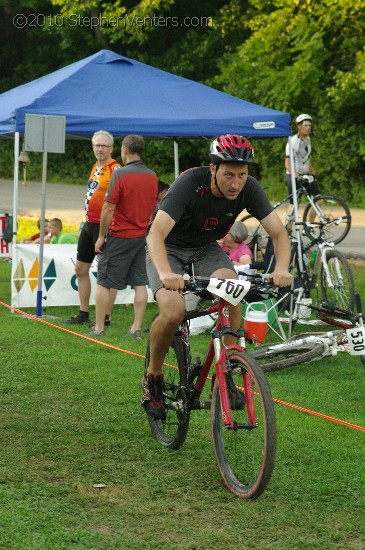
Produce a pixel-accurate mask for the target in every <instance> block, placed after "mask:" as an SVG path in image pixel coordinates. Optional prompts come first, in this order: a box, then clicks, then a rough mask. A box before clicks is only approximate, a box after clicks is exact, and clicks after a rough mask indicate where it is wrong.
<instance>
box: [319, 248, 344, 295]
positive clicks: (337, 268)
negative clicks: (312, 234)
mask: <svg viewBox="0 0 365 550" xmlns="http://www.w3.org/2000/svg"><path fill="white" fill-rule="evenodd" d="M334 246H335V245H334V244H333V243H323V244H322V245H321V244H319V245H318V248H319V249H320V251H321V259H322V265H323V269H324V272H325V277H326V281H327V284H328V286H329V288H331V289H335V288H342V287H343V277H342V272H341V266H340V262H339V261H338V258H337V257H336V256H334V257H333V258H332V259H333V263H334V266H335V271H336V276H337V279H336V281H337V283H336V285H335V284H334V282H333V281H332V277H331V273H330V270H329V267H328V263H327V257H326V256H327V252H328V251H329V250H332V249H333V248H334Z"/></svg>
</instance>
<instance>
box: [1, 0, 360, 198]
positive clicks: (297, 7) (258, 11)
mask: <svg viewBox="0 0 365 550" xmlns="http://www.w3.org/2000/svg"><path fill="white" fill-rule="evenodd" d="M16 13H20V14H22V13H23V14H25V15H26V16H27V17H28V23H29V21H30V20H29V15H30V14H34V16H35V17H36V18H34V17H33V19H32V21H33V23H34V21H35V22H36V23H37V24H36V25H32V26H30V25H29V24H28V25H27V26H26V27H25V28H16V26H15V25H14V23H13V17H14V15H15V14H16ZM364 14H365V8H364V2H363V0H342V1H341V2H339V1H338V0H323V1H321V2H318V1H316V0H306V1H298V0H248V1H246V2H241V1H240V0H230V1H223V0H214V1H213V2H212V1H209V0H201V1H200V2H198V3H197V2H192V1H191V0H188V1H186V2H175V1H174V0H142V1H140V2H137V3H135V2H132V1H131V0H127V1H124V2H119V1H114V2H112V3H99V2H95V1H94V0H83V1H82V2H76V1H75V0H52V1H50V0H35V1H33V2H30V1H29V0H15V2H12V3H10V2H9V1H8V0H0V31H1V34H0V36H1V38H0V40H1V45H2V54H3V55H2V57H1V60H0V70H1V74H2V81H1V84H0V92H1V91H5V90H7V89H10V88H11V87H13V86H16V85H19V84H23V83H25V82H28V81H30V80H32V79H34V78H37V77H40V76H43V75H44V74H47V73H49V72H51V71H54V70H56V69H58V68H60V67H62V66H65V65H68V64H69V63H71V62H74V61H76V60H79V59H82V58H83V57H86V56H87V55H91V54H93V53H95V52H96V51H98V50H100V49H101V48H110V49H113V50H115V51H116V52H117V53H121V54H122V55H126V56H128V57H132V58H134V59H137V60H140V61H142V62H144V63H147V64H151V65H153V66H155V67H158V68H161V69H164V70H167V71H169V72H172V73H175V74H179V75H181V76H185V77H187V78H191V79H194V80H197V81H200V82H203V83H205V84H207V85H210V86H213V87H215V88H218V89H221V90H223V91H225V92H228V93H230V94H233V95H234V96H238V97H242V98H243V99H245V100H248V101H251V102H254V103H258V104H261V105H264V106H267V107H270V108H275V109H279V110H282V111H286V112H289V113H291V114H292V116H293V118H295V116H296V115H297V114H298V113H300V112H309V113H310V114H311V115H312V116H313V118H314V127H313V129H314V133H313V140H312V145H313V153H312V158H313V163H314V166H315V168H316V172H317V176H318V179H319V181H320V183H321V189H322V190H323V191H335V192H336V193H337V194H339V195H341V196H342V197H343V198H344V199H346V200H347V201H348V202H349V203H350V204H354V205H356V206H365V176H364V174H365V136H364V117H365V114H364V113H365V108H364V89H365V52H364V28H365V15H364ZM71 16H73V20H71V19H70V17H71ZM78 17H79V19H78V24H75V21H76V20H77V18H78ZM99 17H101V19H100V21H101V23H102V24H101V26H97V25H96V26H95V23H96V21H97V20H98V18H99ZM118 17H119V18H120V21H119V25H118V24H115V22H114V19H115V18H118ZM127 17H128V18H127ZM138 17H139V18H141V19H137V18H138ZM154 17H156V18H161V19H156V18H155V19H154ZM187 17H188V18H189V21H188V22H186V21H187V20H186V19H185V18H187ZM112 18H114V19H113V20H112ZM143 18H145V19H143ZM172 18H176V21H178V23H179V24H177V25H175V24H174V22H173V19H172ZM194 18H195V19H194ZM88 21H89V23H87V22H88ZM141 46H142V47H141ZM29 52H31V53H32V55H31V56H30V55H29ZM50 52H52V55H50ZM294 130H295V127H294V126H293V131H294ZM248 137H250V136H248ZM285 141H286V140H283V139H280V140H267V141H266V140H260V141H257V142H255V143H254V146H255V153H256V159H257V163H258V167H257V173H258V174H259V175H260V177H261V179H262V183H263V184H264V185H265V186H266V187H267V188H268V191H269V196H270V198H272V199H274V198H278V197H280V196H281V194H282V191H284V190H285V182H284V178H285V176H284V149H285ZM179 148H180V169H181V170H184V169H186V168H188V167H189V166H198V165H201V164H205V163H206V161H207V150H208V144H207V143H206V141H205V140H203V139H202V140H183V139H181V140H180V139H179ZM0 150H1V152H2V155H1V158H0V175H1V177H12V165H13V160H12V152H11V145H10V144H5V145H4V144H3V143H1V144H0ZM91 160H92V158H91V154H90V149H89V147H88V144H83V143H79V144H76V143H71V142H70V143H69V142H68V143H67V147H66V155H64V156H63V155H49V181H60V182H65V181H67V182H74V183H84V182H85V180H86V178H87V176H88V170H89V166H90V165H91ZM145 160H146V163H147V164H148V165H150V166H151V167H152V168H154V169H155V170H156V172H157V173H158V174H159V176H160V177H163V179H165V180H167V181H172V179H173V177H174V168H173V146H172V143H171V142H169V141H168V142H159V143H158V142H156V141H152V140H151V141H149V143H148V147H147V148H146V156H145ZM28 177H29V178H33V179H40V177H41V155H38V157H37V156H36V155H32V161H31V163H30V164H29V166H28Z"/></svg>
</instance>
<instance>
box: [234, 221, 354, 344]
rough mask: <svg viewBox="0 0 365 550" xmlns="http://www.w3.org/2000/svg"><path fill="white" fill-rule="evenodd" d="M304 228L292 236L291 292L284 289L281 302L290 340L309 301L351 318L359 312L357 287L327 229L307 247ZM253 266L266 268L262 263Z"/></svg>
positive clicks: (298, 226) (279, 308)
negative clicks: (331, 306)
mask: <svg viewBox="0 0 365 550" xmlns="http://www.w3.org/2000/svg"><path fill="white" fill-rule="evenodd" d="M302 225H303V222H295V228H296V231H294V232H290V233H289V238H290V242H291V258H290V264H289V271H290V272H291V274H292V286H291V289H286V290H284V289H281V290H280V292H279V296H278V299H277V308H278V311H284V310H286V311H287V312H288V315H289V320H290V321H289V331H288V334H289V336H291V333H292V327H293V325H294V324H295V323H296V322H297V321H298V319H299V318H300V317H301V307H302V306H303V305H304V303H305V302H306V301H307V302H308V301H309V300H312V301H313V300H314V301H315V302H316V303H317V304H319V303H320V302H326V303H332V304H334V305H335V306H336V307H337V308H340V309H341V310H344V311H346V312H349V313H350V314H351V313H352V312H353V311H354V308H355V283H354V278H353V275H352V271H351V267H350V265H349V263H348V261H347V260H346V258H345V256H344V255H343V254H342V253H341V252H339V251H338V250H335V248H334V243H328V242H326V241H325V231H324V229H323V228H320V232H319V235H318V237H317V238H316V239H314V240H313V241H309V242H308V243H307V244H304V242H303V239H302V236H301V231H300V229H299V228H300V227H301V226H302ZM309 253H311V256H310V258H309ZM252 265H256V266H258V267H262V268H263V267H264V264H263V263H262V262H256V264H252ZM236 271H237V270H236ZM243 274H244V272H243ZM303 301H304V302H303Z"/></svg>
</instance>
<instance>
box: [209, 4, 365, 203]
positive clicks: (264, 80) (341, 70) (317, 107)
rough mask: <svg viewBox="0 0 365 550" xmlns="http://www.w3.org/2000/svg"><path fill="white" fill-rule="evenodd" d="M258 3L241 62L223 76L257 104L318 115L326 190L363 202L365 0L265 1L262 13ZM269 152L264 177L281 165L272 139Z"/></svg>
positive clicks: (318, 151) (318, 153)
mask: <svg viewBox="0 0 365 550" xmlns="http://www.w3.org/2000/svg"><path fill="white" fill-rule="evenodd" d="M256 4H257V3H256V2H254V1H251V2H250V5H251V6H252V9H251V18H250V19H248V21H247V22H246V23H245V26H246V28H248V29H249V30H250V32H251V35H250V37H249V38H248V39H247V40H245V41H244V42H243V43H242V44H241V45H240V46H239V47H238V48H237V55H236V56H234V57H233V59H232V56H231V55H227V54H226V55H224V56H223V57H222V59H221V61H220V68H221V72H220V74H219V75H217V77H216V79H215V80H216V81H217V82H218V83H219V84H220V85H223V89H224V91H226V92H228V93H232V94H234V95H238V96H240V97H242V98H244V99H246V100H249V101H252V102H254V103H260V104H262V105H264V106H267V107H273V108H277V109H280V110H283V111H289V112H291V113H293V116H296V115H297V114H298V113H299V112H309V113H310V114H312V115H313V117H314V137H313V149H314V153H313V162H314V166H315V167H316V171H317V175H318V176H319V180H320V181H321V182H322V188H323V190H326V191H329V190H332V191H336V192H338V193H339V194H340V195H341V196H342V197H343V198H345V199H346V200H348V201H349V202H352V201H357V199H358V197H359V198H360V200H363V196H364V195H363V191H362V190H363V189H364V183H365V181H364V173H365V162H364V161H365V155H364V149H365V146H364V142H365V139H364V112H365V111H364V100H363V98H364V93H363V91H364V70H363V68H364V52H363V42H364V41H363V38H364V37H363V29H364V5H363V2H355V3H354V2H350V1H344V2H341V3H340V2H336V1H333V0H327V1H325V2H315V1H314V0H313V1H312V0H308V1H307V2H303V3H298V2H294V1H292V0H287V1H286V2H280V3H279V6H278V7H277V8H276V9H273V10H272V11H270V10H269V8H270V6H271V8H273V5H272V2H269V1H268V2H260V7H261V10H257V5H256ZM256 10H257V11H256ZM260 149H261V144H260ZM262 152H263V154H262V155H260V158H262V170H263V177H264V179H266V178H267V179H271V178H270V176H271V174H272V170H273V164H274V165H275V167H276V166H279V164H278V162H279V156H278V148H277V145H276V144H274V143H270V144H266V143H265V144H264V145H263V147H262ZM283 163H284V147H283V148H282V151H281V166H283ZM274 172H275V173H276V174H277V173H278V172H277V170H276V168H274ZM283 174H284V172H283V171H282V177H281V184H280V185H283V179H284V175H283ZM276 185H279V181H277V183H276Z"/></svg>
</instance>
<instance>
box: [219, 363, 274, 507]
mask: <svg viewBox="0 0 365 550" xmlns="http://www.w3.org/2000/svg"><path fill="white" fill-rule="evenodd" d="M231 361H232V363H233V364H234V368H233V370H232V376H233V381H234V384H235V386H236V387H237V391H240V392H243V390H244V388H245V393H244V394H245V398H246V405H245V406H244V408H242V407H241V406H240V405H239V406H236V408H233V407H231V409H232V408H233V410H232V411H231V412H232V417H233V421H234V429H231V428H230V427H226V426H225V425H224V423H223V420H222V409H221V403H220V396H219V388H218V382H216V383H215V384H214V388H213V396H212V409H211V416H212V437H213V446H214V452H215V456H216V460H217V465H218V468H219V471H220V474H221V476H222V478H223V480H224V482H225V484H226V485H227V487H228V488H229V489H230V490H231V491H232V492H233V493H234V494H236V495H237V496H239V497H242V498H256V497H257V496H259V495H260V494H261V493H262V492H263V491H264V490H265V488H266V487H267V484H268V483H269V480H270V477H271V473H272V470H273V467H274V461H275V415H274V408H273V403H272V398H271V394H270V389H269V386H268V384H267V382H266V379H265V376H264V374H263V372H262V371H261V369H260V368H259V367H258V366H257V365H256V364H255V363H254V361H253V360H251V359H250V358H249V357H248V356H246V354H240V353H237V354H235V355H234V356H233V357H231ZM244 378H247V379H248V380H249V382H250V386H251V390H248V384H247V380H246V384H245V383H244V381H243V380H244ZM248 411H249V412H248Z"/></svg>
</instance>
